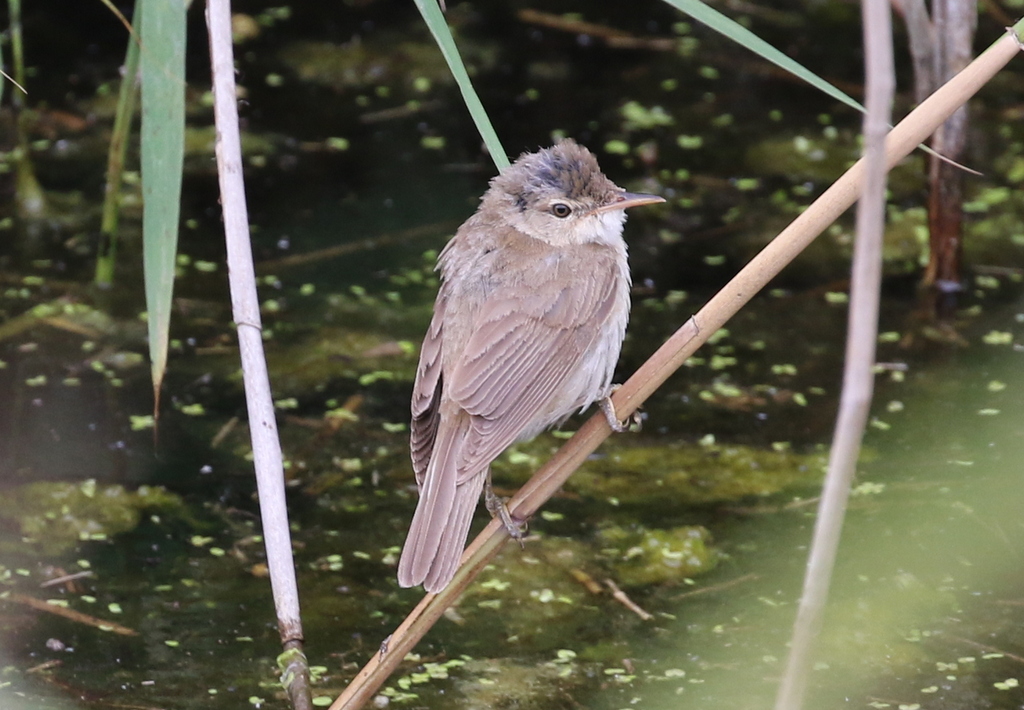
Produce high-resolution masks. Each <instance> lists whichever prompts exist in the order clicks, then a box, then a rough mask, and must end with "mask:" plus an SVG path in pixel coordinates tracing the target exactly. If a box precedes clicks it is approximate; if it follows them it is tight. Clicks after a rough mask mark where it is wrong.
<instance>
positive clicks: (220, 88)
mask: <svg viewBox="0 0 1024 710" xmlns="http://www.w3.org/2000/svg"><path fill="white" fill-rule="evenodd" d="M206 23H207V26H208V28H209V35H210V63H211V66H212V69H213V98H214V119H215V121H216V126H217V176H218V180H219V183H220V196H221V205H222V208H223V213H224V238H225V241H226V244H227V259H228V281H229V285H230V288H231V310H232V315H233V317H234V320H235V323H236V324H237V328H238V349H239V355H240V357H241V360H242V376H243V381H244V385H245V401H246V407H247V409H248V413H249V435H250V437H251V439H252V451H253V464H254V465H255V469H256V485H257V488H258V491H259V500H260V516H261V518H262V522H263V540H264V544H265V545H266V549H267V563H268V566H269V568H270V586H271V589H272V590H273V594H274V607H275V609H276V611H277V624H278V631H279V632H280V634H281V641H282V643H283V644H284V647H285V651H286V653H287V654H288V655H287V656H286V657H285V664H286V665H287V666H288V670H287V672H286V674H285V675H286V682H285V685H286V686H287V687H286V689H287V690H288V692H289V695H290V696H291V698H292V704H293V706H294V707H296V708H312V703H311V701H310V697H309V684H308V678H309V674H308V669H306V668H305V657H304V656H302V652H301V644H302V621H301V618H300V614H299V590H298V584H297V583H296V579H295V563H294V560H293V558H292V546H291V535H290V534H289V530H288V510H287V507H286V503H285V489H284V465H283V462H282V457H281V443H280V441H279V439H278V435H277V421H276V419H275V417H274V403H273V399H272V397H271V392H270V377H269V375H268V373H267V361H266V357H265V355H264V352H263V339H262V334H263V326H262V323H261V320H260V307H259V297H258V296H257V293H256V271H255V268H254V267H253V260H252V247H251V245H250V243H249V216H248V212H247V209H246V203H245V183H244V180H243V174H242V148H241V139H240V136H239V130H238V107H237V105H236V98H235V96H236V93H235V65H234V56H233V48H232V44H231V4H230V2H229V0H209V2H208V4H207V9H206ZM296 681H297V682H296Z"/></svg>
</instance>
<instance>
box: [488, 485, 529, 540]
mask: <svg viewBox="0 0 1024 710" xmlns="http://www.w3.org/2000/svg"><path fill="white" fill-rule="evenodd" d="M505 501H506V499H505V498H502V497H500V496H498V495H496V494H495V493H494V489H493V488H492V487H491V479H490V476H488V478H487V485H486V486H484V505H485V506H486V507H487V512H488V513H490V514H491V517H492V518H498V519H499V520H501V524H502V525H503V526H504V527H505V531H506V532H507V533H508V535H509V537H511V538H512V539H513V540H515V541H516V542H518V543H519V547H520V548H522V549H524V550H525V549H526V543H524V542H523V539H524V538H525V537H526V533H527V523H526V521H525V520H517V519H516V518H514V517H512V513H510V512H509V510H508V506H507V505H505Z"/></svg>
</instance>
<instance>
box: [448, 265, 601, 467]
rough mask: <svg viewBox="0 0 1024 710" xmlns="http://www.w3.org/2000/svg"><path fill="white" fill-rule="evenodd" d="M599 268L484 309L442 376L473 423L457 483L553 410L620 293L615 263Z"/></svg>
mask: <svg viewBox="0 0 1024 710" xmlns="http://www.w3.org/2000/svg"><path fill="white" fill-rule="evenodd" d="M598 261H599V266H600V268H595V269H589V268H588V270H587V271H586V272H585V273H580V272H573V271H572V270H571V269H570V268H569V265H563V267H562V268H555V269H551V270H549V271H548V272H547V273H545V274H544V275H543V277H542V278H541V279H539V282H538V283H531V284H529V285H527V284H517V287H516V288H499V289H497V290H496V291H495V292H494V293H492V294H491V296H490V297H489V298H488V301H487V302H486V303H485V304H484V305H483V306H482V308H481V309H480V314H479V317H478V319H477V324H476V328H475V330H474V333H473V335H472V336H471V337H470V339H469V342H468V344H467V345H466V349H465V350H464V351H463V354H462V357H461V358H460V359H459V363H458V365H457V366H456V367H455V368H453V371H452V372H451V373H445V377H446V381H447V387H448V392H449V396H450V397H451V399H452V400H454V401H455V402H457V403H458V404H459V405H460V406H461V407H462V408H463V409H465V410H466V411H467V412H469V413H470V414H471V415H473V416H472V425H471V428H470V431H469V432H468V434H467V440H466V442H465V445H464V447H463V449H462V461H461V462H460V465H459V480H460V482H461V481H462V480H464V479H465V478H468V477H472V476H473V475H474V474H476V473H478V472H479V471H480V469H481V467H484V466H487V465H488V464H489V463H490V462H491V461H492V460H494V458H496V457H497V456H498V454H500V453H501V452H502V451H503V450H504V449H505V448H506V447H508V445H509V444H511V443H512V442H513V441H515V440H516V439H517V438H518V437H519V435H520V434H521V433H522V432H523V431H524V430H525V429H526V428H527V426H528V425H530V424H531V422H532V421H533V419H534V417H535V416H536V415H537V414H538V412H540V411H543V410H545V409H547V408H548V407H549V405H550V404H551V398H552V397H554V396H558V395H559V393H560V390H561V387H562V385H563V383H564V382H565V381H566V379H568V377H569V376H570V375H571V374H572V373H573V371H574V370H575V369H576V368H577V367H578V366H579V365H580V362H581V360H582V359H583V357H584V355H585V354H586V352H587V350H588V349H590V347H591V346H592V345H593V342H594V340H595V339H596V338H597V336H598V333H599V332H600V324H601V323H603V322H604V321H605V319H606V318H607V317H608V315H609V313H610V312H611V310H612V309H613V307H614V305H615V299H616V297H617V291H618V289H617V288H616V278H617V277H618V270H617V267H616V266H615V264H614V261H613V260H612V259H608V260H607V261H605V260H604V259H601V260H598ZM602 262H603V263H602ZM540 274H541V272H540V271H539V270H537V271H535V272H532V273H531V274H530V276H531V277H537V276H539V275H540ZM588 326H589V327H588ZM566 404H567V406H572V405H573V404H574V403H571V402H570V403H566Z"/></svg>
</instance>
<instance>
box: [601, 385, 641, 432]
mask: <svg viewBox="0 0 1024 710" xmlns="http://www.w3.org/2000/svg"><path fill="white" fill-rule="evenodd" d="M619 387H622V385H612V388H611V390H610V391H609V392H608V396H607V397H605V398H604V399H602V400H601V403H600V406H601V412H602V413H603V414H604V418H605V421H607V422H608V426H609V427H610V428H611V430H612V431H614V432H615V433H616V434H621V433H622V432H624V431H629V430H630V429H632V428H633V427H636V431H640V426H641V418H640V411H639V410H636V411H634V412H633V413H632V414H630V415H629V418H628V419H626V420H622V419H619V415H618V414H616V412H615V405H614V404H612V396H611V395H612V392H614V391H615V390H617V389H618V388H619Z"/></svg>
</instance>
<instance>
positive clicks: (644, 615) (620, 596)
mask: <svg viewBox="0 0 1024 710" xmlns="http://www.w3.org/2000/svg"><path fill="white" fill-rule="evenodd" d="M604 583H605V586H607V587H608V589H609V590H611V593H612V599H614V600H615V601H617V602H618V603H619V604H621V605H622V606H624V607H626V608H627V609H629V610H630V611H631V612H633V613H634V614H636V615H637V616H639V617H640V618H641V619H643V620H644V621H650V620H651V619H653V618H654V614H652V613H651V612H649V611H647V610H645V609H644V608H643V607H641V606H640V605H639V604H637V603H636V602H635V601H633V600H632V599H630V598H629V595H628V594H626V593H625V592H624V591H622V590H621V589H620V588H619V585H617V584H616V583H615V582H614V581H612V580H610V579H606V580H604Z"/></svg>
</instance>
